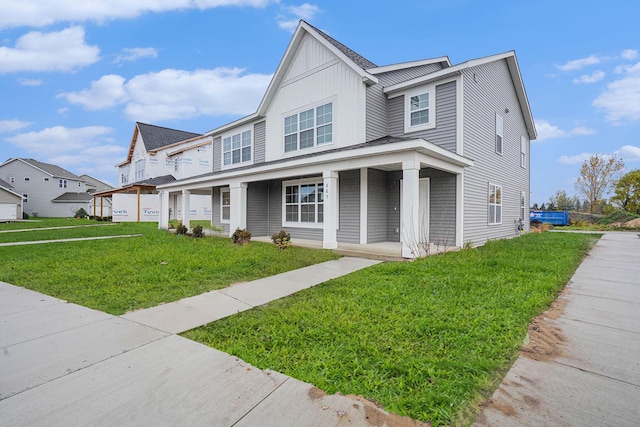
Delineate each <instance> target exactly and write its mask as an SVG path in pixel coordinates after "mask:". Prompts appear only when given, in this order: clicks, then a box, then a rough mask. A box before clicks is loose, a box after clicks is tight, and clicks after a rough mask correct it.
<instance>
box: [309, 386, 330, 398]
mask: <svg viewBox="0 0 640 427" xmlns="http://www.w3.org/2000/svg"><path fill="white" fill-rule="evenodd" d="M326 395H327V393H325V392H324V390H320V389H319V388H318V387H311V389H310V390H309V398H310V399H311V400H318V399H322V398H323V397H325V396H326Z"/></svg>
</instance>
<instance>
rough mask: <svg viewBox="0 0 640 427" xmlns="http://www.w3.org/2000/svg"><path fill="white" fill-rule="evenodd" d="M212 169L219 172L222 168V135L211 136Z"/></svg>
mask: <svg viewBox="0 0 640 427" xmlns="http://www.w3.org/2000/svg"><path fill="white" fill-rule="evenodd" d="M212 145H213V149H212V151H213V171H214V172H220V171H221V170H222V137H221V136H216V137H215V138H213V144H212Z"/></svg>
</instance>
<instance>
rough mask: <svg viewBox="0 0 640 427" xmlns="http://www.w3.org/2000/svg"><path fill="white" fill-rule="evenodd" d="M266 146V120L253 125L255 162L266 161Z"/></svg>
mask: <svg viewBox="0 0 640 427" xmlns="http://www.w3.org/2000/svg"><path fill="white" fill-rule="evenodd" d="M265 146H266V122H260V123H256V124H255V125H254V126H253V163H254V164H257V163H264V159H265Z"/></svg>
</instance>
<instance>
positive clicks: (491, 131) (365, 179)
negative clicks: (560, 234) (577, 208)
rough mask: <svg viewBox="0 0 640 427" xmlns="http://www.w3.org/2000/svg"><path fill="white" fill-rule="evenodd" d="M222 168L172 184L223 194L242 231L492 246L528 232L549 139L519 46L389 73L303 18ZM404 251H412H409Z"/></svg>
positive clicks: (165, 208)
mask: <svg viewBox="0 0 640 427" xmlns="http://www.w3.org/2000/svg"><path fill="white" fill-rule="evenodd" d="M206 135H207V136H211V137H212V141H213V146H212V147H213V150H212V166H213V171H212V172H210V173H207V174H203V175H200V176H195V177H191V178H187V179H182V180H177V181H175V182H172V183H168V184H164V185H160V186H158V190H160V199H161V209H160V223H159V227H160V228H167V227H168V220H169V208H170V203H169V198H170V196H175V195H176V194H182V195H183V197H182V198H181V200H182V201H183V204H185V206H183V207H182V209H183V211H188V210H189V206H188V205H187V204H188V200H189V197H184V195H188V194H207V195H210V196H211V198H212V209H213V215H212V217H213V219H212V223H213V224H215V225H218V226H221V227H224V229H225V230H226V231H228V232H229V234H231V233H233V231H234V230H235V229H236V228H246V229H248V230H249V231H251V232H252V233H253V235H254V236H269V235H270V234H272V233H274V232H277V231H279V230H280V229H285V230H286V231H288V232H290V233H291V236H292V238H294V239H308V240H317V241H320V242H322V246H323V247H325V248H337V247H339V245H340V244H341V243H349V244H360V245H366V244H371V243H378V242H398V243H399V244H398V247H399V248H400V247H401V248H402V256H403V257H407V258H413V257H416V256H418V251H419V247H420V244H421V243H424V242H443V243H446V245H449V246H458V247H460V246H463V245H465V244H467V243H471V244H473V245H478V244H483V243H484V242H486V241H487V240H488V239H496V238H504V237H510V236H515V235H516V234H517V233H518V231H517V227H518V223H519V221H524V228H525V229H527V228H528V215H527V207H528V206H529V181H530V177H529V175H530V168H529V158H530V156H529V149H530V141H531V140H533V139H535V138H536V130H535V127H534V123H533V119H532V115H531V111H530V108H529V103H528V100H527V96H526V93H525V89H524V85H523V82H522V77H521V75H520V71H519V68H518V63H517V60H516V56H515V53H514V52H507V53H502V54H497V55H493V56H489V57H485V58H480V59H475V60H470V61H467V62H463V63H461V64H457V65H452V64H451V63H450V61H449V59H448V58H447V57H439V58H433V59H426V60H419V61H413V62H406V63H400V64H393V65H386V66H377V65H375V64H374V63H372V62H371V61H369V60H367V59H365V58H364V57H362V56H360V55H358V54H357V53H355V52H354V51H353V50H351V49H349V48H348V47H346V46H345V45H343V44H341V43H340V42H338V41H336V40H335V39H333V38H332V37H330V36H328V35H327V34H325V33H323V32H322V31H320V30H318V29H317V28H315V27H313V26H312V25H310V24H308V23H306V22H304V21H301V22H300V24H299V26H298V28H297V29H296V31H295V33H294V35H293V38H292V40H291V42H290V44H289V46H288V48H287V50H286V52H285V54H284V57H283V59H282V61H281V62H280V64H279V66H278V68H277V70H276V72H275V74H274V77H273V79H272V81H271V83H270V85H269V87H268V89H267V91H266V93H265V95H264V98H263V100H262V102H261V103H260V105H259V107H258V109H257V111H256V112H255V113H254V114H251V115H249V116H247V117H244V118H242V119H240V120H237V121H235V122H233V123H229V124H227V125H224V126H222V127H220V128H217V129H214V130H213V131H211V132H208V133H207V134H206ZM400 243H401V245H400Z"/></svg>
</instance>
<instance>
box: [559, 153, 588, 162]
mask: <svg viewBox="0 0 640 427" xmlns="http://www.w3.org/2000/svg"><path fill="white" fill-rule="evenodd" d="M591 156H592V153H580V154H576V155H575V156H561V157H560V158H559V159H558V163H563V164H565V165H576V164H581V163H584V161H585V160H588V159H589V157H591Z"/></svg>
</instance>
